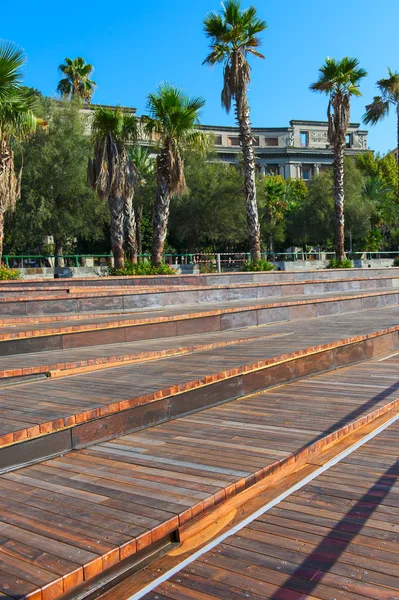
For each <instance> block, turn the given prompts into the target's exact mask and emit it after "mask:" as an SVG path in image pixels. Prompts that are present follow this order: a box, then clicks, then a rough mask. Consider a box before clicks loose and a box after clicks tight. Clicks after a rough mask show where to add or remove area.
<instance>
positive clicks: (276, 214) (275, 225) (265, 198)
mask: <svg viewBox="0 0 399 600" xmlns="http://www.w3.org/2000/svg"><path fill="white" fill-rule="evenodd" d="M257 188H258V199H259V206H260V212H261V215H262V219H261V232H262V237H263V238H264V239H265V240H266V246H267V251H268V252H274V250H275V245H278V246H280V247H281V246H282V244H283V243H284V241H285V239H286V224H287V218H288V217H289V215H290V213H291V212H292V211H293V210H295V209H296V207H297V206H298V205H300V204H301V203H302V202H303V201H304V199H305V198H306V197H307V195H308V188H307V186H306V183H305V182H304V181H303V180H302V179H291V178H290V179H287V180H285V179H284V178H283V177H281V175H267V176H266V177H264V178H263V179H261V180H258V182H257Z"/></svg>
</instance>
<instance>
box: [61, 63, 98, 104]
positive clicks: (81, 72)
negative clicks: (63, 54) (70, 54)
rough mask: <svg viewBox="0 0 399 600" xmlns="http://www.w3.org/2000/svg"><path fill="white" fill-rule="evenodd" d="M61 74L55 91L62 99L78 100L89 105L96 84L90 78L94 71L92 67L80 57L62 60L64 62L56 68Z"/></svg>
mask: <svg viewBox="0 0 399 600" xmlns="http://www.w3.org/2000/svg"><path fill="white" fill-rule="evenodd" d="M58 69H59V71H60V72H61V73H62V79H61V80H60V81H59V83H58V86H57V91H58V92H59V93H60V94H61V96H62V98H64V99H66V98H69V99H71V98H80V99H81V100H83V101H84V102H87V103H88V104H90V101H91V97H92V95H93V93H94V90H95V88H96V83H95V81H93V80H92V79H90V76H91V74H92V72H93V71H94V67H93V65H90V64H88V63H86V61H85V59H84V58H82V57H81V56H77V57H76V58H74V59H72V58H64V62H63V63H62V64H61V65H60V66H59V67H58Z"/></svg>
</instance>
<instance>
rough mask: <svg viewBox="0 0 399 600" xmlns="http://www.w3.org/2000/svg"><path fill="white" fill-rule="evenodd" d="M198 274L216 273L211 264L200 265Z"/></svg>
mask: <svg viewBox="0 0 399 600" xmlns="http://www.w3.org/2000/svg"><path fill="white" fill-rule="evenodd" d="M199 269H200V273H216V266H215V265H214V263H213V262H211V261H209V262H204V263H200V268H199Z"/></svg>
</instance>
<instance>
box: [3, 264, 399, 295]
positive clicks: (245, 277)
mask: <svg viewBox="0 0 399 600" xmlns="http://www.w3.org/2000/svg"><path fill="white" fill-rule="evenodd" d="M398 269H399V267H389V268H383V267H381V268H367V269H366V268H364V269H362V268H353V269H317V270H313V271H312V270H295V263H293V269H292V270H290V271H268V272H252V273H243V272H232V273H207V274H202V275H164V276H162V275H148V276H143V275H140V276H132V277H82V278H79V277H72V278H65V279H40V278H39V279H29V280H20V281H1V282H0V291H1V290H3V289H6V288H8V287H17V288H19V287H21V288H23V287H24V286H29V287H40V288H46V289H47V288H51V287H56V288H64V287H66V288H68V287H71V286H76V285H79V286H89V287H92V286H103V285H104V286H110V285H116V286H122V285H123V286H136V285H138V286H148V287H150V286H155V287H157V286H159V285H219V284H221V285H226V284H228V283H240V282H241V283H243V282H263V283H267V282H272V281H304V280H315V279H319V280H320V279H323V280H328V281H331V280H334V279H346V278H349V279H350V278H354V277H362V278H363V277H384V276H392V275H393V274H394V273H398V272H399V271H398Z"/></svg>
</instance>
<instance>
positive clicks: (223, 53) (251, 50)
mask: <svg viewBox="0 0 399 600" xmlns="http://www.w3.org/2000/svg"><path fill="white" fill-rule="evenodd" d="M222 7H223V8H222V10H221V11H220V13H216V12H212V13H210V14H209V15H207V17H206V18H205V19H204V30H205V33H206V35H207V37H208V38H209V39H210V50H211V51H210V53H209V54H208V56H207V57H206V59H205V60H204V62H203V64H205V63H208V64H210V65H212V66H213V65H215V64H216V63H224V70H223V83H224V86H223V90H222V106H223V107H224V108H225V109H226V112H230V108H231V103H232V101H233V100H234V101H235V113H236V119H237V123H238V126H239V129H240V143H241V147H242V152H243V159H244V192H245V197H246V205H247V225H248V237H249V243H250V250H251V255H252V260H259V259H260V258H261V253H260V228H259V217H258V206H257V203H256V186H255V157H254V149H253V137H252V132H251V122H250V111H249V106H248V100H247V88H248V84H249V83H250V79H251V67H250V65H249V63H248V55H249V54H252V55H254V56H257V57H258V58H265V57H264V56H263V54H261V53H260V52H259V51H258V50H257V48H259V46H260V45H261V40H260V38H259V34H260V33H262V31H264V30H265V29H266V27H267V25H266V23H265V21H262V20H261V19H259V18H258V16H257V13H256V9H255V7H253V6H251V7H250V8H248V9H246V10H241V2H240V0H227V1H226V2H225V3H223V4H222Z"/></svg>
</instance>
